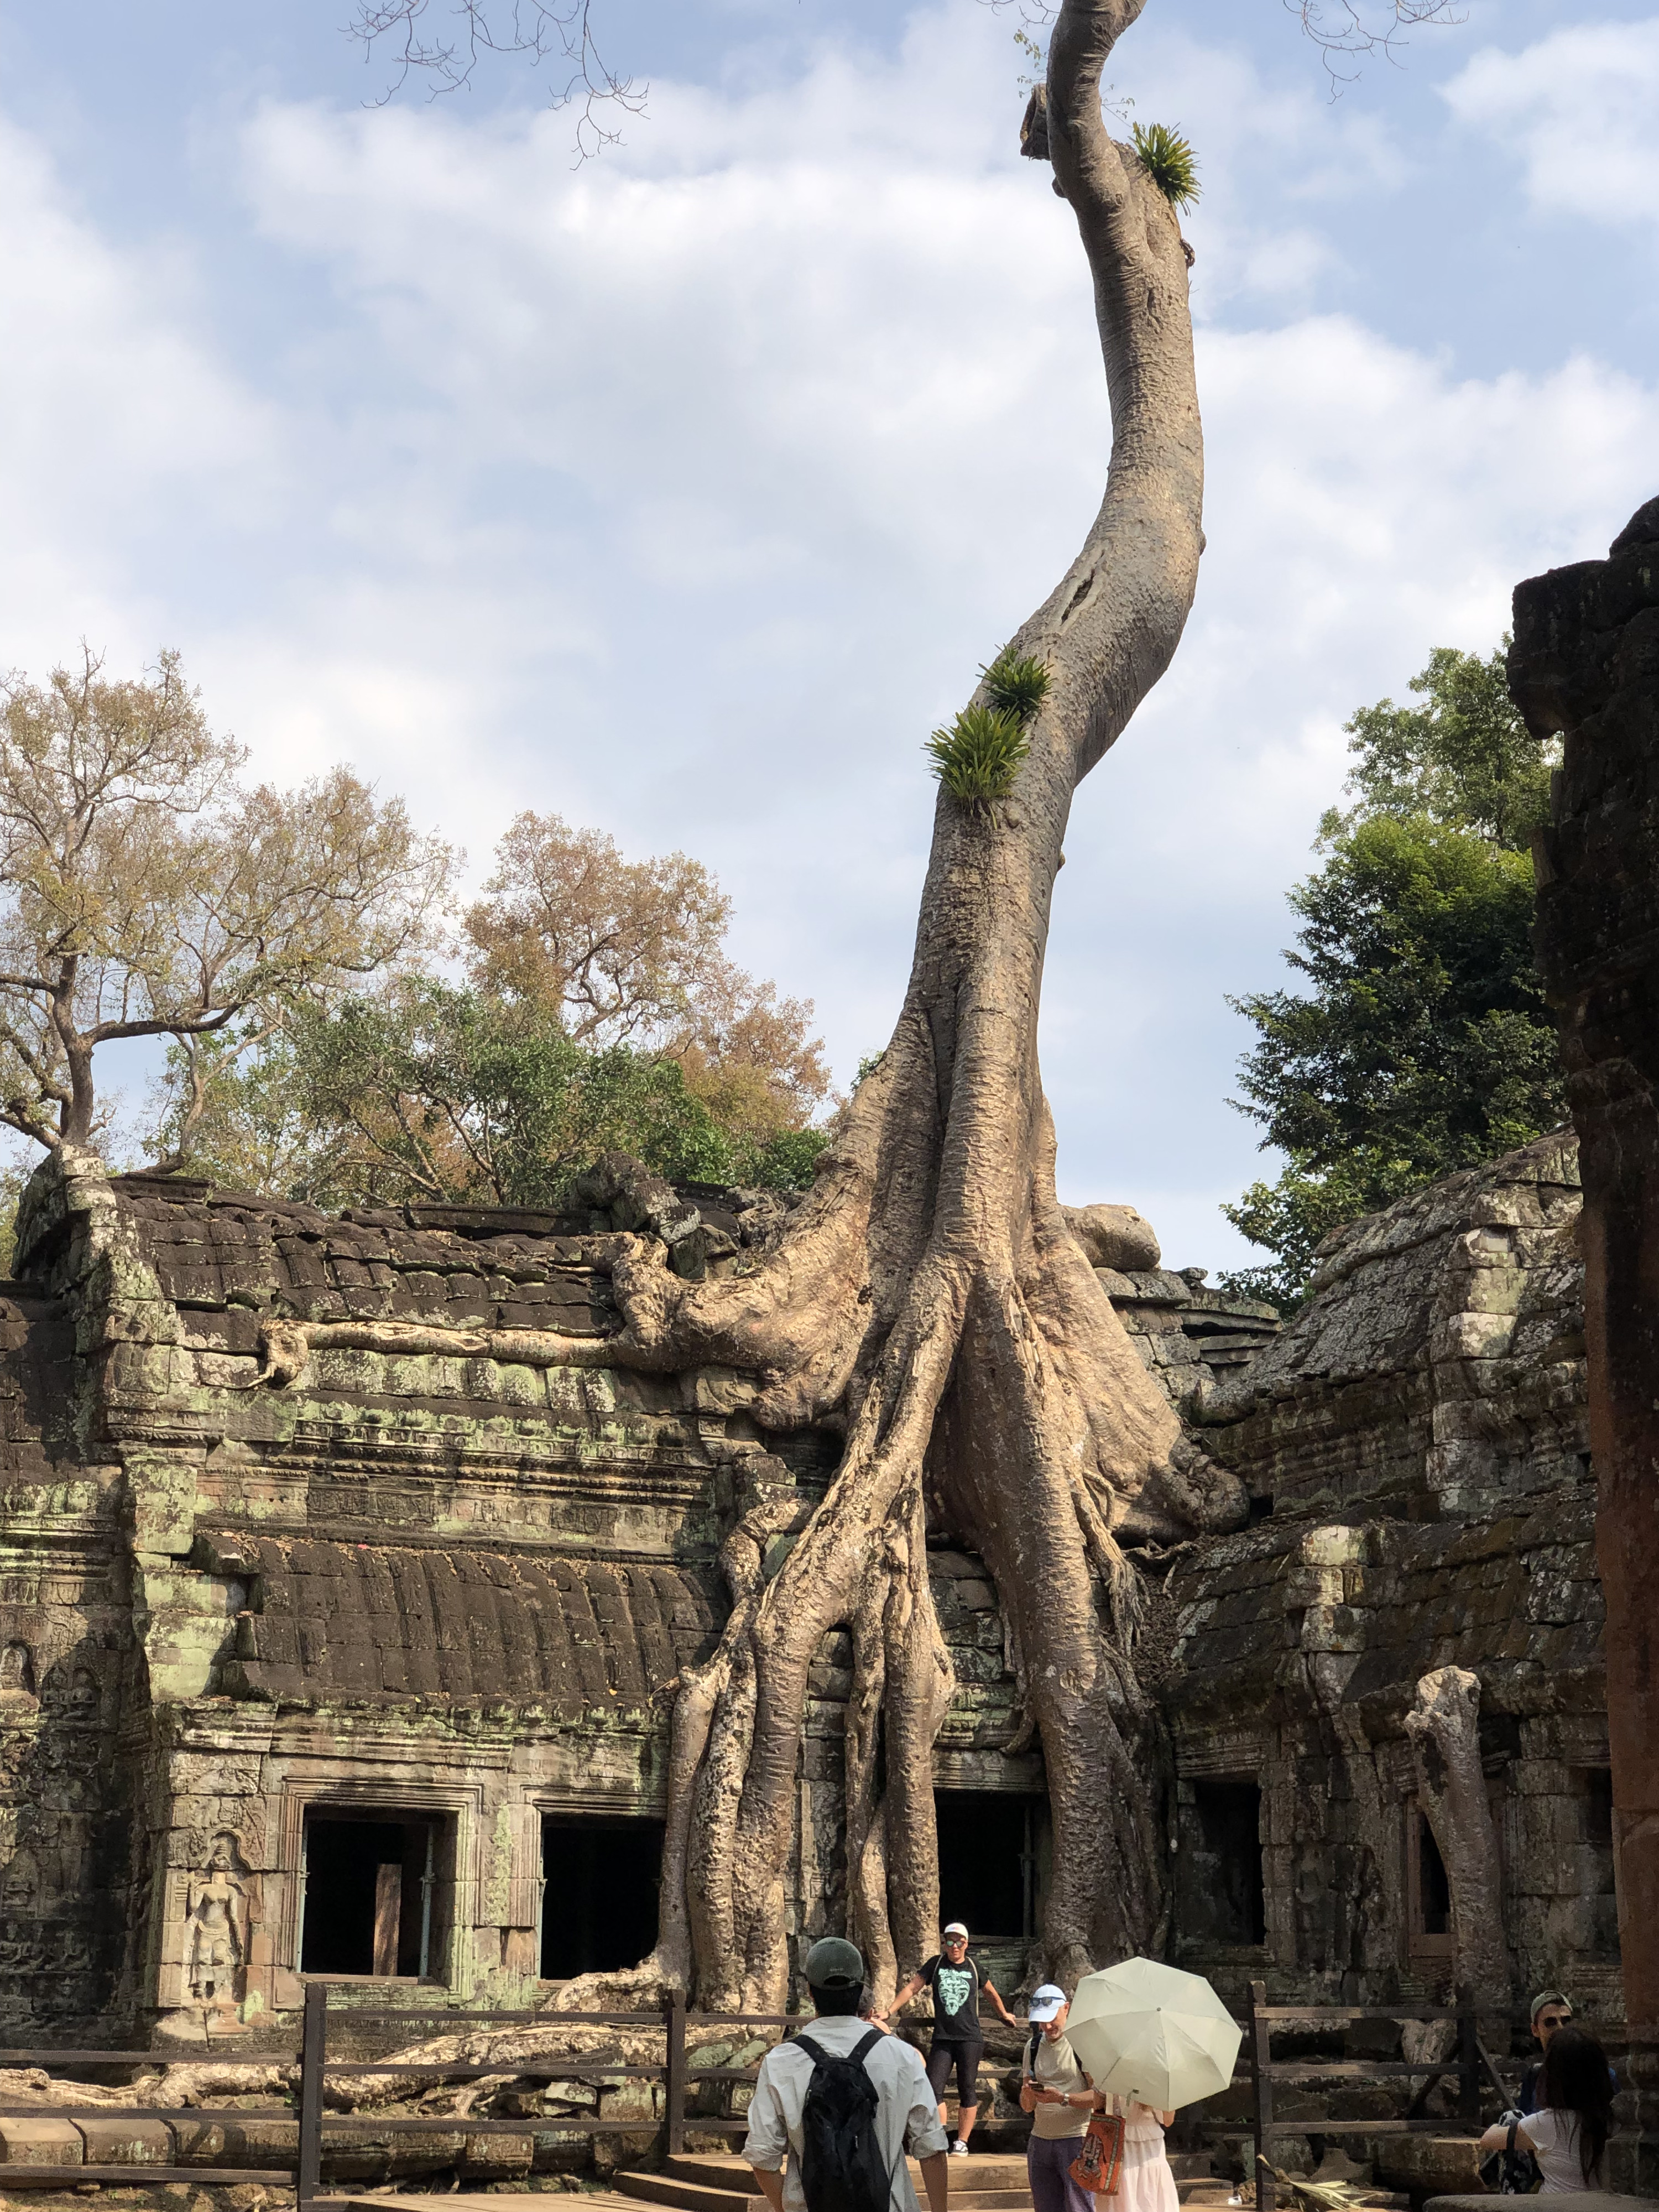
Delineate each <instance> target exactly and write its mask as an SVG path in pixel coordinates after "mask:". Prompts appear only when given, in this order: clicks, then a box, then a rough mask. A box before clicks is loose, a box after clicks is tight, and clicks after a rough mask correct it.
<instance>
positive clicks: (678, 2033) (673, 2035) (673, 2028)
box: [663, 1993, 685, 2158]
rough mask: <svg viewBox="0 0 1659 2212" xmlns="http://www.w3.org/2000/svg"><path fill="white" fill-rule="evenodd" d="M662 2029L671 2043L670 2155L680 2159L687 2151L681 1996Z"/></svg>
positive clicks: (667, 2007) (667, 2072)
mask: <svg viewBox="0 0 1659 2212" xmlns="http://www.w3.org/2000/svg"><path fill="white" fill-rule="evenodd" d="M663 2028H664V2032H665V2035H666V2037H667V2043H668V2053H667V2055H668V2063H667V2066H666V2069H665V2079H666V2081H667V2085H668V2093H667V2099H666V2102H667V2106H668V2154H669V2156H670V2157H671V2158H677V2157H678V2155H679V2154H680V2153H681V2152H682V2151H683V2150H684V2148H685V2000H684V1997H682V1996H679V1995H678V1993H677V1994H675V1995H673V1996H671V1997H670V1998H669V2000H668V2002H667V2003H666V2004H665V2006H664V2007H663Z"/></svg>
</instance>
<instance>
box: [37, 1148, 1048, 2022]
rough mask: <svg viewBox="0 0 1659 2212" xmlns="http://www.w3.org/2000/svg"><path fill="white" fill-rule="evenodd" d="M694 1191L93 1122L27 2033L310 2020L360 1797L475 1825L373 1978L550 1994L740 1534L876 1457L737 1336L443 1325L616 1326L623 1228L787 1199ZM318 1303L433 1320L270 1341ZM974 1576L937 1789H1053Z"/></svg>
mask: <svg viewBox="0 0 1659 2212" xmlns="http://www.w3.org/2000/svg"><path fill="white" fill-rule="evenodd" d="M647 1195H648V1194H647ZM658 1196H659V1199H661V1200H662V1203H661V1205H660V1206H659V1207H658V1213H657V1215H655V1216H653V1218H651V1219H649V1220H647V1219H645V1218H643V1217H642V1216H641V1209H640V1207H639V1206H637V1205H635V1204H634V1203H633V1201H632V1200H628V1199H626V1198H625V1196H624V1195H623V1194H617V1193H612V1194H611V1197H610V1199H609V1200H607V1201H606V1202H605V1203H603V1204H599V1205H598V1206H595V1207H593V1208H592V1209H589V1210H586V1211H584V1212H578V1213H576V1214H573V1215H569V1216H564V1217H558V1216H551V1215H532V1214H522V1213H520V1214H509V1213H503V1212H489V1210H483V1211H477V1210H469V1209H439V1208H410V1209H408V1210H406V1211H404V1210H397V1211H378V1212H373V1213H366V1212H359V1213H356V1214H355V1215H350V1216H347V1217H343V1218H331V1217H328V1216H325V1215H323V1214H321V1213H319V1212H314V1211H313V1210H312V1209H309V1208H307V1207H303V1206H289V1205H282V1204H277V1203H274V1202H268V1201H264V1200H256V1199H252V1198H250V1197H248V1196H246V1194H235V1193H219V1192H214V1191H210V1190H209V1189H208V1188H206V1187H205V1186H204V1185H201V1184H191V1183H189V1182H180V1181H179V1180H177V1179H173V1178H166V1179H163V1178H155V1177H145V1176H133V1177H117V1178H113V1179H111V1178H109V1177H107V1176H106V1175H105V1174H104V1172H103V1170H101V1168H100V1165H99V1164H98V1163H97V1162H96V1161H95V1160H94V1159H93V1158H91V1157H90V1156H88V1155H71V1156H69V1157H67V1158H65V1159H64V1160H63V1161H61V1162H58V1163H54V1164H49V1165H48V1166H47V1167H46V1169H44V1170H41V1172H40V1174H39V1175H38V1176H37V1177H36V1178H35V1180H34V1182H33V1184H32V1185H31V1186H30V1188H29V1191H28V1193H27V1198H26V1202H25V1205H24V1207H23V1210H22V1217H21V1221H20V1229H19V1239H18V1256H17V1260H16V1262H15V1264H16V1267H17V1268H18V1272H19V1277H20V1279H19V1280H18V1281H17V1282H15V1283H14V1284H13V1285H11V1286H10V1292H9V1301H8V1303H7V1304H6V1305H5V1307H4V1309H3V1311H0V1329H3V1340H0V1408H3V1413H0V1421H3V1429H4V1434H3V1444H4V1451H5V1463H6V1476H5V1479H6V1482H7V1486H8V1504H9V1512H8V1518H7V1534H6V1539H5V1541H6V1547H7V1550H6V1568H5V1575H6V1580H5V1584H4V1590H3V1619H0V1645H3V1662H0V1761H3V1765H0V1772H3V1777H4V1781H3V1784H0V1801H3V1802H0V1905H3V1908H4V1924H3V1928H0V2026H4V2027H8V2028H9V2030H10V2031H11V2032H12V2033H14V2034H21V2035H27V2033H31V2032H33V2031H35V2030H37V2029H41V2030H61V2031H62V2032H64V2033H70V2034H89V2033H98V2034H102V2035H104V2036H106V2037H107V2036H108V2035H109V2034H111V2033H113V2032H131V2033H144V2032H146V2031H147V2030H148V2029H149V2027H155V2029H156V2030H157V2031H158V2032H159V2033H161V2035H163V2036H164V2037H165V2036H168V2035H176V2036H180V2037H185V2038H189V2039H199V2038H200V2036H201V2035H202V2033H204V2028H205V2029H206V2030H207V2031H209V2032H210V2033H214V2034H216V2035H228V2036H246V2034H248V2033H250V2032H254V2033H257V2032H258V2030H259V2029H260V2028H261V2027H263V2026H264V2025H265V2024H266V2023H268V2022H270V2021H271V2020H272V2019H273V2018H275V2017H276V2016H278V2015H283V2014H288V2013H290V2012H291V2010H292V2008H294V2007H295V2005H296V2004H297V2003H298V2002H299V2001H300V1996H301V1986H302V1984H301V1974H300V1965H301V1954H302V1948H303V1943H304V1927H305V1916H306V1911H307V1903H306V1899H305V1895H304V1887H305V1885H304V1880H303V1871H304V1853H305V1835H306V1828H307V1821H308V1820H314V1819H317V1818H319V1817H324V1816H326V1817H328V1818H330V1819H344V1818H346V1817H348V1816H350V1815H354V1814H355V1815H357V1816H359V1817H363V1816H367V1815H369V1814H384V1815H386V1816H387V1817H390V1818H395V1819H397V1820H408V1821H410V1822H416V1823H425V1824H427V1826H429V1827H430V1829H431V1832H432V1833H433V1835H434V1837H435V1838H436V1839H437V1841H436V1847H435V1852H434V1857H433V1862H432V1867H431V1869H430V1872H429V1875H423V1876H422V1880H423V1881H424V1882H425V1887H426V1890H427V1893H428V1899H429V1904H430V1911H429V1912H428V1924H427V1927H426V1930H425V1933H424V1935H423V1936H422V1942H425V1943H427V1945H428V1984H426V1985H424V1986H423V1985H422V1984H420V1983H419V1982H418V1981H416V1980H415V1979H413V1978H411V1977H410V1975H409V1974H407V1973H401V1972H400V1973H398V1974H395V1975H393V1974H386V1973H380V1974H377V1975H376V1976H375V1977H374V1980H373V1983H372V1984H371V1985H369V1987H368V1995H369V1996H371V1997H372V1999H373V2001H374V2002H376V2003H385V2002H392V2003H394V2004H396V2003H399V2002H408V2003H411V2004H412V2003H415V2002H419V2003H422V2004H428V2005H429V2004H430V2003H431V2002H433V2000H434V1995H435V1991H436V1992H439V1993H441V1994H440V2001H445V2000H447V2001H448V2002H453V2003H455V2004H457V2005H462V2004H465V2003H468V2002H473V2003H477V2002H501V2003H513V2002H524V2001H526V2000H527V1999H528V1998H530V1997H531V1996H533V1995H534V1994H535V1992H536V1990H538V1987H539V1986H540V1982H539V1972H540V1960H539V1956H538V1932H537V1931H538V1924H539V1922H540V1918H541V1911H542V1899H541V1879H540V1852H541V1844H542V1838H541V1823H542V1820H543V1819H544V1816H549V1815H554V1816H556V1815H570V1814H576V1815H582V1816H589V1817H594V1818H600V1817H608V1818H612V1819H616V1818H629V1817H644V1818H648V1817H651V1816H656V1817H660V1815H661V1814H662V1812H663V1809H664V1803H663V1765H664V1759H665V1748H666V1722H667V1713H668V1709H669V1702H670V1695H669V1693H670V1690H671V1684H672V1682H673V1680H674V1678H675V1677H676V1675H677V1674H678V1671H679V1669H680V1668H682V1667H683V1666H684V1665H685V1664H686V1663H687V1662H690V1661H693V1660H696V1659H697V1658H699V1657H701V1656H704V1655H705V1654H706V1653H707V1652H708V1650H709V1649H710V1648H711V1647H712V1644H713V1641H714V1638H715V1637H716V1635H717V1634H718V1632H719V1628H720V1623H721V1621H722V1620H723V1619H724V1616H725V1605H726V1596H725V1590H724V1587H723V1583H722V1579H721V1577H720V1570H719V1565H718V1558H719V1550H720V1544H721V1542H722V1541H723V1539H724V1536H725V1535H726V1533H727V1532H728V1531H729V1530H730V1529H731V1528H732V1526H733V1525H734V1523H735V1522H736V1521H737V1519H738V1518H739V1517H740V1516H741V1515H742V1514H743V1513H744V1512H745V1511H747V1510H749V1508H750V1506H751V1505H752V1504H754V1503H755V1502H756V1500H757V1497H758V1496H759V1495H760V1494H761V1492H763V1491H768V1492H776V1491H778V1490H782V1491H784V1492H789V1493H793V1494H795V1495H796V1496H798V1498H799V1509H800V1511H801V1513H802V1514H803V1515H804V1513H805V1510H808V1509H809V1508H810V1505H811V1502H812V1500H813V1499H814V1498H817V1496H819V1495H821V1494H822V1491H823V1486H824V1484H825V1482H826V1481H827V1480H828V1476H829V1470H830V1468H832V1466H833V1464H834V1461H835V1457H836V1451H837V1449H838V1444H837V1440H836V1438H835V1437H833V1436H831V1435H829V1434H826V1433H817V1432H812V1431H804V1432H802V1433H800V1434H799V1435H795V1436H786V1437H776V1436H772V1437H768V1439H767V1440H766V1443H765V1445H764V1447H763V1443H762V1439H761V1437H760V1435H759V1432H758V1431H757V1430H756V1428H755V1426H754V1425H753V1423H752V1422H751V1421H750V1419H749V1417H748V1414H747V1413H746V1410H745V1408H746V1407H747V1405H748V1403H749V1402H750V1399H751V1397H752V1395H753V1386H752V1384H750V1383H749V1382H748V1381H747V1380H746V1379H745V1378H744V1377H742V1376H737V1375H735V1374H732V1373H728V1372H726V1371H724V1370H701V1371H698V1372H696V1373H690V1374H684V1375H670V1376H640V1375H635V1374H629V1373H623V1372H620V1371H613V1370H607V1369H604V1368H598V1369H587V1370H574V1369H570V1368H567V1367H561V1366H556V1365H549V1364H535V1363H534V1362H533V1361H526V1362H524V1363H518V1362H513V1361H510V1360H496V1359H494V1358H480V1357H473V1356H465V1354H464V1353H463V1352H460V1351H459V1350H458V1352H457V1353H456V1354H455V1355H454V1356H449V1355H448V1354H447V1352H446V1350H445V1349H444V1346H445V1344H446V1342H447V1339H448V1338H449V1337H451V1336H453V1337H456V1338H458V1339H459V1338H461V1337H463V1336H465V1338H466V1340H468V1341H471V1340H472V1339H473V1336H474V1335H475V1334H476V1332H477V1331H478V1330H480V1329H483V1330H487V1331H503V1330H505V1331H509V1332H519V1333H520V1334H518V1335H514V1336H513V1337H511V1338H509V1339H507V1341H511V1342H513V1343H520V1342H529V1341H531V1340H532V1339H533V1335H534V1334H535V1333H536V1332H538V1331H556V1332H557V1333H558V1334H561V1335H566V1336H568V1335H579V1336H580V1335H587V1336H597V1335H600V1334H604V1333H605V1331H607V1330H608V1329H609V1328H613V1327H614V1326H615V1325H616V1320H617V1316H616V1312H615V1308H614V1304H613V1301H612V1298H611V1285H610V1279H609V1267H610V1263H611V1257H612V1256H613V1255H614V1252H615V1250H616V1249H617V1235H618V1231H619V1227H620V1226H621V1223H622V1221H623V1220H625V1221H626V1222H627V1224H628V1226H629V1228H630V1229H633V1230H635V1231H640V1232H641V1233H646V1234H659V1235H661V1236H662V1237H663V1238H664V1242H665V1243H666V1244H667V1246H668V1257H669V1259H670V1261H671V1264H673V1265H675V1266H677V1267H678V1268H679V1269H680V1270H681V1272H683V1273H684V1272H694V1271H696V1272H702V1271H704V1270H707V1269H708V1268H711V1267H712V1268H716V1269H720V1270H724V1269H726V1268H727V1267H732V1266H734V1265H741V1264H743V1255H744V1251H745V1250H746V1249H750V1246H751V1245H753V1244H758V1243H763V1242H764V1241H765V1239H766V1238H768V1237H770V1236H771V1235H773V1234H775V1231H776V1227H777V1225H778V1218H779V1216H780V1213H781V1207H780V1206H779V1203H778V1202H777V1201H776V1200H772V1199H770V1198H767V1197H763V1196H762V1195H761V1194H744V1193H713V1192H708V1191H701V1190H699V1191H696V1192H690V1193H680V1194H678V1196H676V1195H675V1194H665V1193H663V1192H662V1191H661V1190H660V1189H659V1193H658ZM647 1211H648V1207H647ZM293 1322H302V1323H331V1322H369V1323H379V1322H398V1323H402V1324H405V1325H409V1326H412V1327H416V1328H419V1329H420V1330H421V1331H422V1341H423V1342H425V1343H428V1344H429V1345H431V1346H434V1347H435V1348H433V1349H428V1350H423V1351H420V1352H408V1353H404V1352H396V1353H393V1352H382V1351H377V1350H373V1349H338V1348H335V1349H319V1350H317V1351H315V1352H313V1353H312V1354H311V1356H310V1358H309V1361H308V1364H307V1367H306V1369H305V1371H304V1372H303V1374H301V1376H298V1377H297V1378H295V1379H294V1380H292V1381H289V1382H284V1381H283V1378H282V1375H281V1373H280V1371H279V1370H277V1369H276V1368H275V1367H274V1366H273V1364H272V1362H271V1359H270V1332H271V1331H272V1330H273V1329H275V1328H280V1327H281V1326H282V1325H284V1324H289V1323H293ZM934 1581H935V1595H936V1601H937V1602H938V1605H939V1613H940V1618H941V1620H942V1622H943V1624H944V1627H945V1634H946V1637H947V1638H948V1639H949V1641H950V1643H951V1649H952V1652H953V1656H954V1659H955V1662H956V1667H957V1680H958V1684H959V1688H958V1692H957V1698H956V1700H955V1702H954V1704H953V1705H952V1707H951V1713H950V1715H949V1717H947V1720H946V1723H945V1730H944V1734H943V1736H942V1739H941V1744H940V1748H939V1765H940V1781H941V1786H943V1787H945V1788H952V1787H954V1788H970V1789H976V1790H977V1789H1000V1788H1008V1789H1012V1790H1016V1791H1018V1792H1019V1793H1022V1794H1029V1793H1030V1792H1032V1791H1040V1790H1041V1765H1040V1761H1038V1760H1037V1759H1035V1758H1033V1757H1031V1756H1030V1755H1026V1756H1024V1757H1017V1758H1014V1759H1005V1757H1004V1755H1003V1753H1002V1752H1001V1750H1000V1745H1001V1744H1002V1742H1004V1741H1006V1739H1007V1738H1008V1736H1009V1735H1010V1734H1011V1733H1012V1725H1013V1718H1012V1713H1013V1684H1012V1676H1011V1675H1010V1674H1009V1671H1008V1668H1007V1664H1006V1656H1005V1653H1004V1649H1003V1635H1002V1628H1001V1623H1000V1618H999V1617H998V1615H997V1613H996V1609H995V1605H994V1598H993V1596H992V1594H991V1591H990V1588H989V1585H988V1583H987V1581H986V1580H985V1577H984V1574H983V1570H982V1569H981V1566H980V1565H979V1563H978V1562H977V1561H975V1560H972V1559H968V1558H967V1557H966V1556H965V1555H962V1554H958V1553H948V1552H941V1553H939V1554H937V1556H936V1558H935V1561H934ZM838 1641H839V1642H844V1639H836V1638H830V1639H829V1643H828V1644H827V1645H826V1649H825V1651H824V1653H823V1656H822V1658H821V1660H820V1662H819V1665H818V1667H817V1669H816V1671H815V1676H814V1684H813V1687H814V1691H815V1696H814V1698H813V1700H812V1704H811V1711H810V1716H809V1729H808V1743H807V1747H806V1753H805V1760H804V1765H803V1775H802V1784H801V1791H800V1799H799V1811H800V1820H801V1837H800V1844H799V1850H798V1852H797V1866H796V1879H795V1883H794V1891H795V1894H794V1897H793V1901H792V1905H791V1913H792V1920H793V1925H794V1928H795V1929H796V1931H797V1932H798V1933H800V1934H803V1935H804V1936H806V1937H808V1938H810V1937H811V1936H813V1935H815V1934H817V1933H818V1932H821V1931H822V1930H823V1929H825V1928H828V1927H831V1926H839V1925H840V1924H841V1920H842V1913H843V1911H844V1887H845V1868H844V1865H843V1863H842V1828H843V1826H844V1821H843V1818H842V1790H841V1759H842V1748H841V1735H842V1723H843V1719H844V1711H845V1703H846V1698H847V1694H848V1660H849V1655H848V1653H846V1652H845V1651H844V1650H839V1649H837V1644H838ZM404 1963H407V1961H406V1960H405V1961H404Z"/></svg>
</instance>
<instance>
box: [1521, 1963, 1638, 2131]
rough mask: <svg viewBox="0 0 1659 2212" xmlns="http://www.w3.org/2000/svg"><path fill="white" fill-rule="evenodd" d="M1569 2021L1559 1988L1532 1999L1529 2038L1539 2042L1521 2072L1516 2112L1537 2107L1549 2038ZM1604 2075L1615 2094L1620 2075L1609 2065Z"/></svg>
mask: <svg viewBox="0 0 1659 2212" xmlns="http://www.w3.org/2000/svg"><path fill="white" fill-rule="evenodd" d="M1571 2025H1572V2000H1571V1997H1568V1996H1563V1994H1562V1993H1561V1991H1560V1990H1540V1991H1539V1993H1538V1995H1537V1996H1535V1997H1534V1999H1533V2001H1532V2038H1533V2041H1534V2043H1535V2044H1536V2045H1538V2051H1539V2055H1538V2057H1536V2058H1535V2059H1534V2061H1533V2063H1532V2064H1531V2065H1530V2066H1528V2069H1527V2070H1526V2072H1525V2073H1524V2074H1523V2075H1522V2076H1521V2094H1520V2096H1519V2098H1518V2099H1517V2100H1516V2112H1536V2111H1537V2110H1538V2077H1539V2075H1540V2074H1541V2072H1542V2070H1543V2063H1544V2059H1543V2054H1544V2053H1545V2051H1547V2050H1548V2049H1549V2047H1550V2038H1551V2037H1552V2036H1553V2034H1554V2033H1555V2032H1556V2030H1557V2029H1558V2028H1560V2027H1571ZM1607 2079H1608V2081H1610V2082H1611V2083H1612V2084H1613V2093H1614V2094H1615V2095H1616V2094H1617V2093H1618V2089H1619V2076H1618V2075H1617V2074H1616V2073H1614V2072H1613V2069H1612V2068H1611V2067H1609V2068H1608V2069H1607Z"/></svg>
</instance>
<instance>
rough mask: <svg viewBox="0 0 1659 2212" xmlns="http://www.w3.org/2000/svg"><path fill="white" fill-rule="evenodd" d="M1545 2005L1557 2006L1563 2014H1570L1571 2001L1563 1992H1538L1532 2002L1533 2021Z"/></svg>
mask: <svg viewBox="0 0 1659 2212" xmlns="http://www.w3.org/2000/svg"><path fill="white" fill-rule="evenodd" d="M1546 2005H1559V2006H1560V2008H1561V2009H1562V2011H1563V2012H1571V2010H1572V1999H1571V1997H1570V1996H1568V1995H1567V1993H1566V1991H1565V1990H1539V1992H1538V1994H1537V1996H1535V1997H1534V1999H1533V2001H1532V2017H1533V2019H1534V2021H1536V2020H1537V2018H1538V2015H1539V2014H1540V2013H1541V2012H1542V2011H1543V2009H1544V2007H1545V2006H1546Z"/></svg>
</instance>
